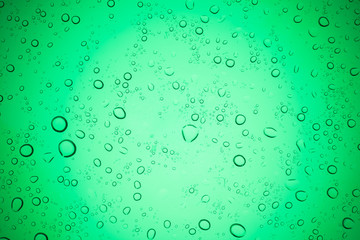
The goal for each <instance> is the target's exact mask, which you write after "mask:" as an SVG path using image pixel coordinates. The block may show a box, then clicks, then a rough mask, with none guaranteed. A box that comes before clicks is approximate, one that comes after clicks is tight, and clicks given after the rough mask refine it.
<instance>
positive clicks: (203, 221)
mask: <svg viewBox="0 0 360 240" xmlns="http://www.w3.org/2000/svg"><path fill="white" fill-rule="evenodd" d="M198 225H199V228H200V229H201V230H204V231H207V230H209V229H210V227H211V224H210V222H209V220H207V219H201V220H200V221H199V223H198Z"/></svg>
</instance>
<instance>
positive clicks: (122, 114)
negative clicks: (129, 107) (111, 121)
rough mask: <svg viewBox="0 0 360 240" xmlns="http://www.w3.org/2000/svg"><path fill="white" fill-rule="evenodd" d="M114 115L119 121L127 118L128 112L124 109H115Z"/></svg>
mask: <svg viewBox="0 0 360 240" xmlns="http://www.w3.org/2000/svg"><path fill="white" fill-rule="evenodd" d="M113 114H114V116H115V117H116V118H117V119H124V118H125V117H126V112H125V110H124V109H123V108H122V107H116V108H114V110H113Z"/></svg>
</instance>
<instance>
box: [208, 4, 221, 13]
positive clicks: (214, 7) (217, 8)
mask: <svg viewBox="0 0 360 240" xmlns="http://www.w3.org/2000/svg"><path fill="white" fill-rule="evenodd" d="M209 11H210V12H211V13H212V14H217V13H218V12H219V11H220V8H219V6H217V5H212V6H211V7H210V9H209Z"/></svg>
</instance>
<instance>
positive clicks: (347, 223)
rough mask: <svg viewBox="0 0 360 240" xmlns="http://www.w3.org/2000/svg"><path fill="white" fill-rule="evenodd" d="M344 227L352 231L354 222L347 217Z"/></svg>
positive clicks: (343, 223) (343, 222)
mask: <svg viewBox="0 0 360 240" xmlns="http://www.w3.org/2000/svg"><path fill="white" fill-rule="evenodd" d="M342 225H343V227H344V228H345V229H352V228H353V227H354V220H352V219H351V218H349V217H346V218H344V219H343V221H342Z"/></svg>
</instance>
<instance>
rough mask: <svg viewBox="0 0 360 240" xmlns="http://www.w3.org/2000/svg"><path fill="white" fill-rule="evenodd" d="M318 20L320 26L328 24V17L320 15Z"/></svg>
mask: <svg viewBox="0 0 360 240" xmlns="http://www.w3.org/2000/svg"><path fill="white" fill-rule="evenodd" d="M318 22H319V25H320V26H322V27H327V26H329V24H330V22H329V19H327V17H320V18H319V21H318Z"/></svg>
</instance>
